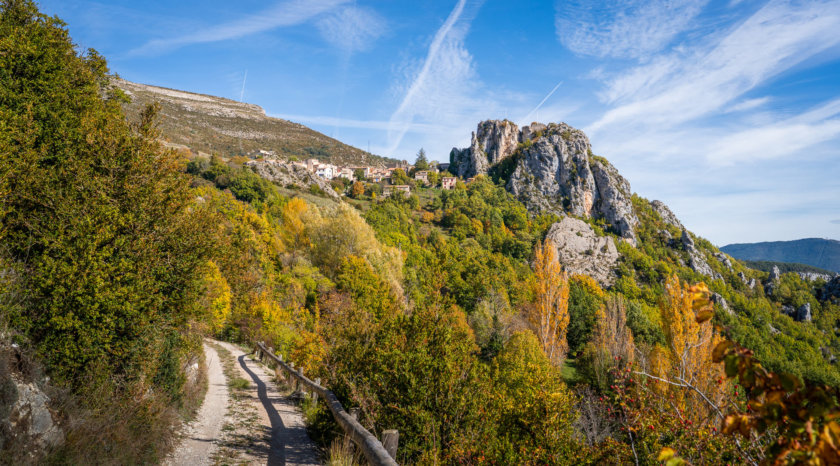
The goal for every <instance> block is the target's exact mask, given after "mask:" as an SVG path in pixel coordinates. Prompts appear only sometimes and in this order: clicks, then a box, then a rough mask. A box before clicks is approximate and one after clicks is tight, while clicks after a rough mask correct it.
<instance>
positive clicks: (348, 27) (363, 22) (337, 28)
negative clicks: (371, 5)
mask: <svg viewBox="0 0 840 466" xmlns="http://www.w3.org/2000/svg"><path fill="white" fill-rule="evenodd" d="M317 26H318V31H319V32H320V33H321V36H322V37H323V38H324V40H326V41H327V42H329V43H330V44H332V45H333V46H335V47H336V48H338V49H341V50H344V51H345V52H349V53H352V52H357V51H363V50H368V49H369V48H370V46H371V44H372V43H373V42H374V41H375V40H376V39H378V38H380V37H382V35H383V34H384V33H385V32H386V30H387V29H386V21H385V18H383V17H382V16H380V15H379V14H377V13H376V12H375V11H373V10H371V9H368V8H360V7H356V6H348V7H344V8H341V9H340V10H338V11H336V12H334V13H332V14H330V15H328V16H326V17H324V18H322V19H320V20H318V22H317Z"/></svg>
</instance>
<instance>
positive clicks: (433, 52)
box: [388, 0, 467, 152]
mask: <svg viewBox="0 0 840 466" xmlns="http://www.w3.org/2000/svg"><path fill="white" fill-rule="evenodd" d="M466 3H467V2H466V0H458V3H457V4H456V5H455V8H454V9H453V10H452V12H451V13H449V17H447V18H446V21H445V22H444V23H443V25H442V26H441V27H440V29H438V31H437V33H435V37H434V39H433V40H432V43H431V45H430V46H429V51H428V53H427V54H426V60H425V61H424V62H423V67H422V68H421V69H420V72H419V73H418V74H417V76H416V77H415V78H414V82H412V83H411V87H409V88H408V91H407V92H406V93H405V96H404V97H403V100H402V102H401V103H400V106H399V107H398V108H397V110H396V111H395V112H394V113H393V114H392V115H391V125H392V126H396V125H398V124H399V125H400V126H401V128H399V129H398V130H396V131H397V136H396V139H395V141H394V142H393V144H391V147H390V152H393V151H394V150H396V148H397V146H399V145H400V142H401V141H402V138H403V136H405V133H406V132H408V127H409V126H410V125H411V123H412V121H411V120H412V116H411V115H407V118H401V117H402V116H403V113H405V112H406V111H407V110H408V106H409V105H410V104H411V103H412V101H413V100H414V96H415V95H416V94H417V92H418V91H419V90H420V89H421V88H422V87H423V85H424V84H425V82H426V78H427V76H428V74H429V72H430V68H431V67H432V62H434V61H435V58H436V57H437V55H438V53H439V52H440V49H441V47H442V45H443V41H444V40H445V39H446V36H447V35H448V34H449V31H451V30H452V28H453V26H455V23H456V22H457V21H458V19H459V18H460V17H461V13H463V11H464V6H465V5H466ZM400 120H403V121H400ZM388 133H389V138H390V136H391V130H389V131H388Z"/></svg>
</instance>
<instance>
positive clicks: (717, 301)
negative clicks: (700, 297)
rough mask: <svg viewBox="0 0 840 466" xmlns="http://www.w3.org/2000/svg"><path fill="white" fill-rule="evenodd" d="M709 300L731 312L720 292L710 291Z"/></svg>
mask: <svg viewBox="0 0 840 466" xmlns="http://www.w3.org/2000/svg"><path fill="white" fill-rule="evenodd" d="M711 301H712V302H713V303H715V304H717V305H718V306H720V308H721V309H723V310H724V311H726V312H727V313H729V314H732V309H731V308H730V307H729V303H728V302H726V298H724V297H723V296H721V295H720V293H712V296H711Z"/></svg>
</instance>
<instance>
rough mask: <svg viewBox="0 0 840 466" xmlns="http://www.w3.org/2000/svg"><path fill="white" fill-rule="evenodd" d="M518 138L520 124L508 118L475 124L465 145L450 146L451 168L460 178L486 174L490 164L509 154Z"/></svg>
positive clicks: (511, 153)
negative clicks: (459, 147)
mask: <svg viewBox="0 0 840 466" xmlns="http://www.w3.org/2000/svg"><path fill="white" fill-rule="evenodd" d="M519 142H520V133H519V128H518V127H517V126H516V124H514V123H512V122H510V121H507V120H501V121H499V120H487V121H482V122H481V123H479V124H478V128H476V130H475V132H473V133H472V142H471V143H470V147H468V148H466V149H452V152H451V153H450V155H449V157H450V159H451V164H450V171H452V172H453V173H454V174H455V175H457V176H460V177H462V178H471V177H473V176H476V175H482V174H486V173H487V170H489V169H490V167H491V166H493V165H495V164H497V163H499V162H501V161H502V160H504V159H506V158H508V157H510V156H511V155H513V153H514V152H515V151H516V147H517V144H519Z"/></svg>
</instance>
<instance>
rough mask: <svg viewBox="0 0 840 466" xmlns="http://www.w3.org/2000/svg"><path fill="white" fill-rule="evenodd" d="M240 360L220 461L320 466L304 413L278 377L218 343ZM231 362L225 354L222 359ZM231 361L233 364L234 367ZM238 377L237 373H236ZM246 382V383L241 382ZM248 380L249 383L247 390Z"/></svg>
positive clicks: (232, 347)
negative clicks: (239, 381) (281, 384)
mask: <svg viewBox="0 0 840 466" xmlns="http://www.w3.org/2000/svg"><path fill="white" fill-rule="evenodd" d="M218 344H219V345H220V346H221V347H222V348H224V349H225V350H226V351H225V352H229V355H230V357H232V358H233V359H234V365H235V372H234V371H233V370H232V369H234V368H232V367H230V366H228V369H229V370H228V378H234V379H236V378H239V377H241V379H244V381H241V383H237V382H238V381H237V380H234V382H233V385H234V386H235V387H239V388H235V389H234V393H233V397H232V398H233V402H232V403H231V406H230V409H229V412H230V414H229V416H231V419H229V421H228V422H229V424H228V425H227V426H226V427H225V429H226V430H228V431H229V432H228V433H227V434H226V435H225V440H224V442H223V443H222V448H221V449H220V451H219V452H218V453H217V455H216V461H217V462H222V463H227V462H231V463H237V464H239V463H247V464H268V465H319V464H321V462H320V461H319V455H318V449H317V448H316V447H315V444H314V443H312V441H311V440H310V439H309V435H308V434H307V433H306V427H305V425H304V421H303V416H302V415H301V412H300V409H299V408H298V407H297V406H295V404H294V403H293V402H292V401H291V400H290V399H289V397H288V395H289V393H288V392H286V391H281V389H280V388H279V387H278V386H277V385H275V384H274V382H273V379H274V377H273V374H271V371H269V370H268V369H267V368H265V367H264V366H263V365H261V364H259V363H258V362H257V361H254V360H253V359H251V357H250V355H246V354H245V352H244V351H243V350H242V349H241V348H239V347H237V346H235V345H232V344H229V343H218ZM222 357H223V358H224V357H226V356H225V355H223V356H222ZM229 362H230V361H228V363H229ZM232 372H233V373H232ZM241 379H240V380H241ZM245 381H247V386H246V383H245Z"/></svg>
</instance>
